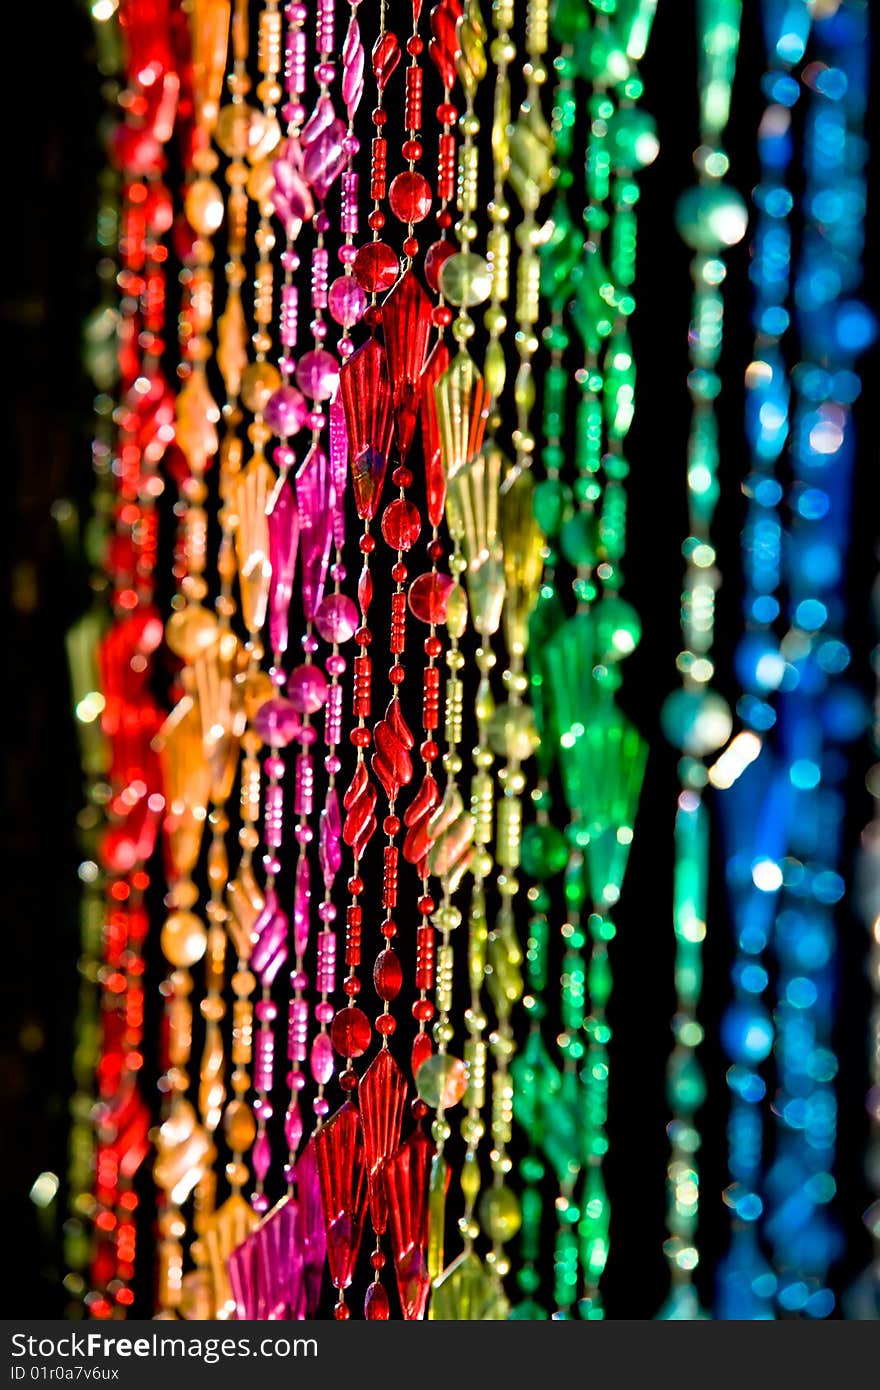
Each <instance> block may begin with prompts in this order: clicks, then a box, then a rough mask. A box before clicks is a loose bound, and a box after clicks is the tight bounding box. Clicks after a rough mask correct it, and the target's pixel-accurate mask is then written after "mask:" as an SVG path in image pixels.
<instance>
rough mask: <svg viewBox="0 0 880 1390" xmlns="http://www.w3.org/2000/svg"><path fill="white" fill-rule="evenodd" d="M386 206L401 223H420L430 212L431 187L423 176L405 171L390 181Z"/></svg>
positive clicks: (409, 170) (410, 170)
mask: <svg viewBox="0 0 880 1390" xmlns="http://www.w3.org/2000/svg"><path fill="white" fill-rule="evenodd" d="M388 205H389V207H390V208H391V211H392V212H393V213H394V216H395V217H396V218H398V220H399V221H401V222H407V223H412V222H422V221H424V219H425V218H426V217H427V215H428V213H429V212H430V211H431V185H430V184H429V183H428V180H427V179H426V178H425V176H424V174H419V173H417V172H416V171H415V170H414V169H405V170H404V171H403V173H402V174H398V175H397V177H396V178H393V179H392V180H391V184H390V187H389V189H388Z"/></svg>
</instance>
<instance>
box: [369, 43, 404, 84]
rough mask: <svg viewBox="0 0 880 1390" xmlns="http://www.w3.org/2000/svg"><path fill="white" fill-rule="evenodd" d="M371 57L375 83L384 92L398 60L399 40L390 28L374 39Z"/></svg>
mask: <svg viewBox="0 0 880 1390" xmlns="http://www.w3.org/2000/svg"><path fill="white" fill-rule="evenodd" d="M371 59H372V65H373V76H374V77H375V79H376V85H377V87H378V88H379V91H380V92H384V90H385V88H386V86H387V84H388V79H389V78H390V77H391V74H392V73H393V72H394V70H395V68H396V67H397V64H398V63H399V62H400V41H399V39H398V37H397V35H396V34H394V33H392V32H391V30H390V29H386V31H385V33H384V34H382V35H380V37H379V38H378V39H377V40H376V42H375V44H374V45H373V52H372V55H371Z"/></svg>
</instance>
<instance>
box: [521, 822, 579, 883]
mask: <svg viewBox="0 0 880 1390" xmlns="http://www.w3.org/2000/svg"><path fill="white" fill-rule="evenodd" d="M520 854H521V860H522V866H523V869H524V870H525V872H526V873H527V874H528V876H529V878H534V879H537V881H538V882H539V883H543V882H544V881H545V880H546V879H548V878H552V877H553V875H554V874H558V873H561V872H562V870H563V869H564V868H565V866H566V864H567V863H568V844H567V842H566V839H565V836H564V835H563V833H562V831H561V830H559V829H557V827H556V826H555V825H540V824H534V823H533V824H532V825H527V826H526V828H525V830H524V831H523V838H522V846H521V850H520Z"/></svg>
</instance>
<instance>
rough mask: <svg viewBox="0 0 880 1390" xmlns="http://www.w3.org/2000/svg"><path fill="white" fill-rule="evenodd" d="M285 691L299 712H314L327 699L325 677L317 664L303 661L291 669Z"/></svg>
mask: <svg viewBox="0 0 880 1390" xmlns="http://www.w3.org/2000/svg"><path fill="white" fill-rule="evenodd" d="M287 693H288V695H289V696H290V701H291V704H292V705H293V706H294V708H295V709H297V710H299V712H300V714H316V713H317V712H318V710H319V709H321V708H322V707H323V706H324V704H325V703H326V700H327V678H326V676H325V675H324V672H323V671H322V670H321V668H320V667H319V666H315V665H314V664H312V663H303V664H302V665H301V666H296V667H294V669H293V670H292V671H291V673H290V677H289V679H288V682H287Z"/></svg>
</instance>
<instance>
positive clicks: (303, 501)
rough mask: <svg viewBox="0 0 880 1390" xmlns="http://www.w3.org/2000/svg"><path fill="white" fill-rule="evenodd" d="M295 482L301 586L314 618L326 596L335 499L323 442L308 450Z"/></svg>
mask: <svg viewBox="0 0 880 1390" xmlns="http://www.w3.org/2000/svg"><path fill="white" fill-rule="evenodd" d="M294 483H295V487H296V505H297V515H298V518H299V545H300V553H301V556H302V574H301V579H300V587H301V591H302V603H303V610H304V612H305V615H306V618H307V619H308V620H309V621H311V620H313V619H314V616H315V610H316V609H317V606H318V604H319V603H320V602H321V599H322V598H323V596H324V585H325V583H326V580H327V566H328V564H329V561H330V545H331V542H332V539H333V511H334V504H335V500H336V496H335V493H334V490H333V479H332V476H331V472H330V462H329V459H328V458H327V455H326V454H325V453H324V450H323V449H322V448H321V447H320V445H317V444H313V445H312V447H311V448H310V449H309V452H308V453H307V454H306V456H305V458H304V459H303V461H302V464H301V465H300V467H299V469H298V470H297V474H296V478H295V479H294Z"/></svg>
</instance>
